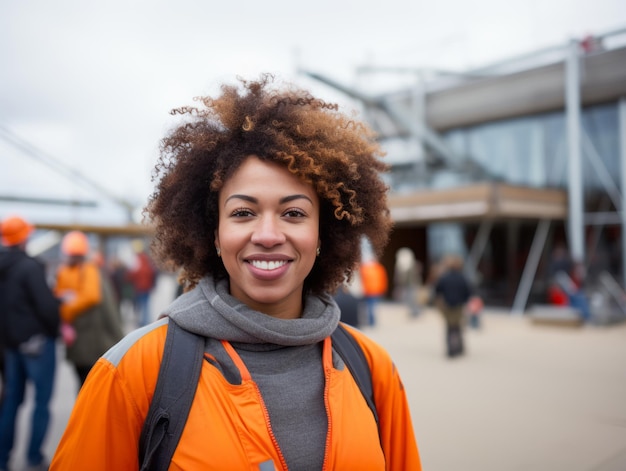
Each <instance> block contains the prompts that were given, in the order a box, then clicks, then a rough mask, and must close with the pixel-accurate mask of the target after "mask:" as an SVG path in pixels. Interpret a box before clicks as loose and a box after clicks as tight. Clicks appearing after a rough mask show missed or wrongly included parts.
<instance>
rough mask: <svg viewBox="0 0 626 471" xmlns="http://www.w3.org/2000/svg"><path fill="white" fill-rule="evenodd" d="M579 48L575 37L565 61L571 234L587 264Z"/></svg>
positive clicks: (573, 247) (574, 251) (575, 252)
mask: <svg viewBox="0 0 626 471" xmlns="http://www.w3.org/2000/svg"><path fill="white" fill-rule="evenodd" d="M579 49H580V47H579V44H578V41H576V40H572V41H571V42H570V46H569V51H568V54H567V59H566V61H565V114H566V119H567V144H568V146H567V147H568V149H567V150H568V152H567V155H568V157H569V158H568V159H567V160H568V180H569V181H568V182H567V187H568V205H569V211H568V212H569V214H568V230H569V234H568V235H569V245H570V253H571V256H572V259H573V260H574V261H577V262H581V263H585V243H584V221H583V174H582V149H581V118H580V55H579Z"/></svg>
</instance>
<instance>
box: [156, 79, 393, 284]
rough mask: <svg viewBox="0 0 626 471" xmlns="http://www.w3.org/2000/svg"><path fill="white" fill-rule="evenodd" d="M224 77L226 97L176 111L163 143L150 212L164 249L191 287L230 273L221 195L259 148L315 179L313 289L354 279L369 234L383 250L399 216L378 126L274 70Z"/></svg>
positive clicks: (161, 254) (159, 253)
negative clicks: (219, 248)
mask: <svg viewBox="0 0 626 471" xmlns="http://www.w3.org/2000/svg"><path fill="white" fill-rule="evenodd" d="M240 82H241V85H240V86H233V85H223V86H222V87H221V94H220V95H219V96H218V97H217V98H210V97H198V98H196V101H198V102H199V103H200V105H199V106H193V107H182V108H177V109H174V110H172V112H171V113H172V114H173V115H180V116H182V117H183V118H184V119H183V120H182V123H181V124H179V125H178V126H177V127H175V128H174V129H173V130H171V131H170V132H169V133H168V134H167V135H166V137H165V138H164V139H163V140H162V141H161V147H160V157H159V160H158V163H157V165H156V167H155V170H154V174H153V181H157V184H156V188H155V192H154V193H153V194H152V195H151V196H150V199H149V201H148V205H147V206H146V208H145V210H144V214H145V215H146V216H147V219H148V220H149V221H150V222H151V223H152V224H153V225H154V227H155V236H154V239H153V241H152V249H153V253H154V255H155V256H156V257H157V258H158V259H160V261H161V262H162V263H163V264H165V265H166V266H168V267H169V268H172V269H182V272H181V273H182V274H181V281H182V282H183V283H184V285H185V286H186V287H187V288H190V287H193V286H195V285H196V284H197V283H198V281H199V280H200V279H201V278H202V277H204V276H206V275H211V276H213V277H214V278H216V279H220V278H223V277H227V276H228V274H227V272H226V269H225V268H224V265H223V264H222V261H221V259H220V258H219V257H218V256H217V254H216V251H215V246H214V242H215V230H216V229H217V224H218V194H219V191H220V189H221V188H222V187H223V185H224V182H225V181H227V180H228V178H229V177H230V176H231V175H232V174H233V173H234V172H235V171H236V170H237V169H238V168H239V166H240V165H241V163H242V162H243V161H244V160H245V159H246V158H247V157H248V156H250V155H256V156H258V157H259V158H261V159H262V160H266V161H271V162H275V163H278V164H279V165H282V166H284V167H285V168H287V169H288V170H289V171H290V172H291V173H293V174H294V175H296V176H297V177H298V178H300V179H302V180H303V181H304V182H307V183H310V184H312V185H313V187H314V188H315V190H316V192H317V194H318V195H319V198H320V240H321V246H322V247H323V250H322V252H321V254H320V256H319V257H318V258H317V260H316V262H315V265H314V267H313V269H312V271H311V273H310V274H309V276H308V277H307V279H306V280H305V286H304V289H305V292H308V293H314V294H319V293H322V292H330V293H333V292H334V291H335V290H336V289H337V287H338V286H339V285H340V284H341V283H342V282H343V281H344V280H345V279H351V278H352V274H353V271H354V269H355V268H356V267H357V266H358V263H359V262H360V257H361V239H362V237H367V239H369V241H370V243H371V245H372V248H373V249H374V252H375V253H376V254H378V255H380V254H381V253H382V250H383V249H384V247H385V245H386V244H387V241H388V239H389V232H390V230H391V225H392V224H391V219H390V215H389V209H388V207H387V191H388V187H387V185H386V184H385V183H384V182H383V180H382V179H381V177H380V173H381V172H384V171H387V170H388V168H387V165H386V164H384V163H383V162H382V161H381V160H380V157H382V156H383V152H382V151H381V149H380V147H379V145H378V143H377V142H376V141H375V138H374V134H373V133H372V131H371V130H370V129H369V128H368V127H367V126H365V125H364V124H363V123H361V122H359V121H357V120H354V119H352V118H350V117H348V116H346V115H344V114H342V113H340V112H338V106H337V105H336V104H331V103H326V102H324V101H322V100H320V99H317V98H315V97H313V96H311V94H310V93H309V92H307V91H304V90H301V89H298V88H296V87H293V86H292V85H286V86H283V87H282V88H281V87H277V86H275V80H274V78H273V77H272V76H270V75H264V76H262V77H261V78H260V79H259V80H257V81H247V80H243V79H240Z"/></svg>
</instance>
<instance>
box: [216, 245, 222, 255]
mask: <svg viewBox="0 0 626 471" xmlns="http://www.w3.org/2000/svg"><path fill="white" fill-rule="evenodd" d="M215 251H216V252H217V256H218V257H221V256H222V249H220V248H219V247H215Z"/></svg>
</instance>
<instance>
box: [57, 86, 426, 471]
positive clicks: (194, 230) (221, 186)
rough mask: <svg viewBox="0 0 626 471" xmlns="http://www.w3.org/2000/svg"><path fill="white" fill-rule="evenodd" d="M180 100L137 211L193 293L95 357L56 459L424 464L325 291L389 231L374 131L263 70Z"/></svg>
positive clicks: (300, 465) (403, 403)
mask: <svg viewBox="0 0 626 471" xmlns="http://www.w3.org/2000/svg"><path fill="white" fill-rule="evenodd" d="M174 113H175V114H181V115H182V117H183V120H182V121H183V122H182V123H179V126H178V127H176V128H174V129H173V130H172V131H171V132H170V133H169V134H168V135H167V136H166V137H165V139H164V140H163V141H162V146H161V152H162V153H161V159H160V161H159V163H158V164H157V171H158V174H157V186H156V190H155V193H154V194H153V196H152V197H151V199H150V201H149V202H148V206H147V208H146V209H147V214H148V216H149V219H150V222H151V223H152V224H153V227H154V230H155V238H154V240H153V249H154V250H153V254H155V256H156V257H158V259H159V260H160V261H161V262H162V263H164V264H166V266H168V267H170V268H174V269H182V279H183V281H184V284H185V293H184V294H183V295H181V296H179V297H178V298H177V299H175V300H174V302H173V303H172V304H171V305H170V306H169V307H168V308H167V309H166V310H165V312H164V313H163V315H164V317H162V318H161V319H159V320H157V321H156V322H153V323H152V324H149V325H147V326H145V327H143V328H141V329H138V330H136V331H134V332H132V333H130V334H129V335H127V336H126V337H125V338H124V339H123V340H122V341H121V342H119V343H118V344H117V345H116V346H114V347H113V348H112V349H111V350H109V351H108V352H107V353H106V354H105V355H104V356H103V357H102V358H101V359H100V360H98V362H97V363H96V365H95V366H94V368H93V369H92V372H91V374H90V376H89V378H88V379H87V381H86V382H85V384H84V386H83V389H82V390H81V393H80V395H79V397H78V398H77V402H76V404H75V407H74V409H73V411H72V414H71V417H70V419H69V422H68V425H67V428H66V430H65V433H64V435H63V437H62V438H61V441H60V443H59V446H58V448H57V451H56V453H55V456H54V459H53V462H52V464H51V469H52V470H74V469H90V470H95V471H104V470H111V469H124V470H131V471H132V470H139V469H141V470H156V469H171V470H174V469H177V470H182V469H188V470H191V469H194V470H195V469H198V470H202V469H224V470H230V469H233V470H234V469H251V470H252V469H257V470H281V471H286V470H292V471H293V470H316V469H317V470H322V469H324V470H344V469H358V470H381V471H382V470H387V471H411V470H420V469H421V464H420V458H419V453H418V448H417V444H416V441H415V436H414V432H413V424H412V420H411V414H410V410H409V406H408V401H407V398H406V392H405V389H404V387H403V385H402V382H401V379H400V376H399V373H398V370H397V368H396V367H395V366H394V364H393V361H392V359H391V358H390V356H389V354H388V353H387V352H386V350H385V349H384V348H382V347H381V346H380V345H378V344H377V343H375V342H374V341H373V340H371V339H369V338H368V337H366V336H365V335H364V334H363V333H361V332H360V331H358V330H356V329H354V328H351V327H349V326H347V325H345V324H340V323H339V319H340V312H339V308H338V307H337V304H336V303H335V301H334V300H333V296H332V295H333V294H334V292H335V290H336V289H337V288H338V287H339V286H340V285H341V284H342V282H343V281H344V280H345V279H350V275H351V274H352V273H353V271H354V270H355V269H356V268H357V267H358V263H359V260H360V256H361V253H360V245H361V238H362V237H363V236H365V237H367V238H368V239H369V240H370V242H371V245H372V247H373V249H374V251H375V253H376V254H377V255H380V254H381V252H382V250H383V248H384V246H385V244H386V243H387V241H388V236H389V231H390V229H391V220H390V217H389V211H388V208H387V190H388V189H387V186H386V185H385V183H384V182H383V180H382V178H381V177H380V172H382V171H385V170H386V168H387V167H386V165H385V164H384V163H383V162H382V161H381V160H380V158H379V157H380V155H381V150H380V147H379V146H378V144H377V143H376V141H375V139H374V136H373V134H372V133H371V132H370V131H369V130H368V128H366V127H365V126H364V125H363V124H361V123H359V122H357V121H354V119H353V118H350V117H348V116H346V115H344V114H342V113H339V112H338V111H337V106H336V105H333V104H328V103H325V102H323V101H322V100H319V99H317V98H314V97H312V96H311V95H310V94H309V93H308V92H307V91H304V90H300V89H297V88H295V87H294V86H289V85H287V86H285V87H280V86H277V85H276V84H275V81H274V79H273V78H272V77H271V76H262V77H261V78H260V79H259V80H256V81H243V82H242V85H241V86H237V85H224V86H222V88H221V94H220V95H219V96H217V97H215V98H210V97H205V98H201V99H199V105H198V106H197V107H193V108H189V107H184V108H180V109H178V110H175V111H174ZM338 334H342V335H345V337H346V338H347V339H348V342H354V345H355V347H354V349H353V350H354V351H355V352H360V353H361V354H362V357H363V362H364V368H359V367H358V365H357V367H356V368H354V365H355V362H354V361H353V360H352V359H349V355H346V352H345V349H344V348H343V347H345V346H346V342H345V341H342V340H340V339H339V337H338ZM178 336H182V337H181V338H182V340H183V341H180V340H181V339H179V341H176V340H171V339H172V338H176V337H178ZM187 338H189V339H196V340H197V339H200V346H201V350H200V354H198V355H193V354H192V355H191V356H190V357H189V358H191V360H186V363H187V367H180V366H179V365H180V361H181V358H183V357H184V358H187V354H188V351H189V350H190V348H188V347H189V346H190V345H192V344H194V343H196V341H195V340H189V341H187V340H185V339H187ZM340 345H341V348H340V347H339V346H340ZM191 350H192V351H193V348H191ZM172 365H174V368H171V366H172ZM349 365H352V367H350V366H349ZM362 366H363V365H362ZM363 369H365V370H366V372H367V373H368V374H369V375H370V377H371V379H370V385H369V386H370V389H371V394H370V393H364V392H363V391H364V390H365V388H364V387H363V386H364V385H363V382H362V381H360V380H359V377H361V374H360V373H359V372H358V371H359V370H361V371H362V370H363ZM172 370H173V371H172ZM165 371H168V373H167V374H165V373H164V372H165ZM196 371H198V373H197V376H196ZM190 379H191V381H190ZM164 391H165V392H164ZM189 398H191V399H189ZM370 400H371V401H370ZM162 401H163V402H162ZM186 401H190V404H189V407H188V412H187V411H185V412H184V413H183V412H180V409H179V408H178V405H177V404H180V403H181V402H186ZM368 402H371V403H372V407H370V405H369V404H368ZM162 403H163V404H173V405H171V406H170V405H166V406H165V407H161V406H160V404H162ZM155 404H157V406H156V407H155ZM170 407H171V408H170ZM155 408H156V409H158V410H157V413H156V414H152V412H153V410H154V409H155ZM181 419H182V420H181ZM164 450H165V451H167V453H165V452H164Z"/></svg>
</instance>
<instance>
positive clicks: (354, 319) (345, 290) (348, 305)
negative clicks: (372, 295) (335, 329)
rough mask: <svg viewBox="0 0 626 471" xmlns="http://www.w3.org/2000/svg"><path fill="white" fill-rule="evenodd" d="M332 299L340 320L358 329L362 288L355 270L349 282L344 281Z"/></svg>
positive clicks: (361, 304) (361, 305)
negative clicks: (337, 308) (338, 311)
mask: <svg viewBox="0 0 626 471" xmlns="http://www.w3.org/2000/svg"><path fill="white" fill-rule="evenodd" d="M334 298H335V302H336V303H337V306H339V309H340V310H341V317H340V320H341V321H342V322H345V323H346V324H349V325H352V326H354V327H359V326H360V325H361V317H362V316H361V314H362V311H363V309H362V307H363V286H362V285H361V278H360V275H359V272H358V270H355V273H353V276H352V279H351V280H350V281H348V280H346V281H344V282H343V283H342V284H341V285H340V286H339V288H337V292H336V293H335V296H334Z"/></svg>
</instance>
